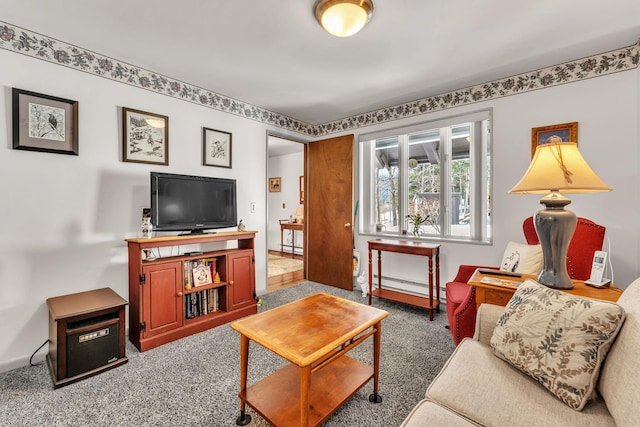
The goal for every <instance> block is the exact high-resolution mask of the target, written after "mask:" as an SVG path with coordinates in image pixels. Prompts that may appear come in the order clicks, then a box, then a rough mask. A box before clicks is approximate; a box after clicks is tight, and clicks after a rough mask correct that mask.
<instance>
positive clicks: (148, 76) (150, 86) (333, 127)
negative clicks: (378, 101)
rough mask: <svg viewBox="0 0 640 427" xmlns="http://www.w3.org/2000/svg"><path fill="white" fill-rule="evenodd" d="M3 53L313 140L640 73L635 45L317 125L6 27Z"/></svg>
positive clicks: (1, 25) (1, 28) (2, 27)
mask: <svg viewBox="0 0 640 427" xmlns="http://www.w3.org/2000/svg"><path fill="white" fill-rule="evenodd" d="M0 48H2V49H5V50H9V51H13V52H16V53H20V54H23V55H27V56H31V57H34V58H37V59H42V60H44V61H48V62H51V63H54V64H59V65H63V66H66V67H69V68H73V69H76V70H78V71H83V72H86V73H90V74H94V75H97V76H100V77H104V78H107V79H110V80H114V81H117V82H120V83H125V84H128V85H132V86H137V87H140V88H141V89H146V90H150V91H153V92H157V93H160V94H163V95H167V96H171V97H174V98H177V99H181V100H183V101H188V102H192V103H194V104H198V105H202V106H205V107H209V108H213V109H215V110H219V111H223V112H226V113H230V114H235V115H237V116H241V117H244V118H247V119H250V120H255V121H258V122H262V123H265V124H268V125H273V126H277V127H280V128H283V129H287V130H290V131H293V132H298V133H301V134H304V135H308V136H312V137H320V136H324V135H328V134H332V133H336V132H344V131H349V130H354V129H357V128H362V127H365V126H372V125H377V124H382V123H386V122H391V121H394V120H399V119H405V118H409V117H414V116H419V115H422V114H427V113H433V112H436V111H441V110H446V109H449V108H454V107H459V106H463V105H469V104H474V103H477V102H483V101H488V100H491V99H497V98H502V97H505V96H510V95H516V94H519V93H525V92H530V91H533V90H538V89H543V88H548V87H553V86H558V85H561V84H566V83H571V82H576V81H580V80H585V79H589V78H593V77H598V76H604V75H608V74H612V73H617V72H620V71H627V70H631V69H635V68H637V67H638V62H639V57H640V41H638V43H636V44H635V45H632V46H628V47H624V48H621V49H617V50H612V51H610V52H606V53H602V54H598V55H593V56H589V57H586V58H582V59H578V60H575V61H570V62H567V63H564V64H560V65H554V66H552V67H547V68H542V69H539V70H535V71H531V72H527V73H523V74H519V75H516V76H512V77H507V78H503V79H499V80H494V81H491V82H488V83H482V84H479V85H475V86H469V87H466V88H463V89H458V90H454V91H451V92H447V93H443V94H440V95H435V96H430V97H427V98H421V99H418V100H415V101H412V102H408V103H405V104H399V105H395V106H392V107H386V108H382V109H379V110H375V111H370V112H367V113H363V114H358V115H355V116H351V117H346V118H343V119H339V120H335V121H332V122H328V123H324V124H320V125H313V124H310V123H306V122H303V121H301V120H297V119H294V118H292V117H288V116H285V115H282V114H279V113H275V112H272V111H269V110H265V109H264V108H260V107H257V106H255V105H251V104H248V103H246V102H242V101H239V100H237V99H233V98H230V97H227V96H224V95H221V94H218V93H215V92H212V91H210V90H208V89H204V88H201V87H198V86H194V85H191V84H188V83H185V82H182V81H180V80H176V79H173V78H171V77H167V76H163V75H161V74H158V73H154V72H153V71H150V70H145V69H143V68H140V67H136V66H135V65H132V64H127V63H126V62H122V61H118V60H116V59H113V58H109V57H107V56H104V55H100V54H98V53H95V52H92V51H89V50H86V49H83V48H81V47H78V46H74V45H71V44H68V43H65V42H62V41H59V40H56V39H53V38H51V37H47V36H45V35H42V34H38V33H36V32H33V31H30V30H27V29H24V28H21V27H17V26H15V25H11V24H9V23H6V22H3V21H0Z"/></svg>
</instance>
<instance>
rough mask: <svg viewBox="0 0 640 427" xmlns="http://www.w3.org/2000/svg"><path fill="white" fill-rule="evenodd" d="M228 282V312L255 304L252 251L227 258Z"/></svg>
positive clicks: (230, 255)
mask: <svg viewBox="0 0 640 427" xmlns="http://www.w3.org/2000/svg"><path fill="white" fill-rule="evenodd" d="M227 258H228V259H227V265H228V266H229V270H228V272H227V274H228V277H227V280H228V281H229V287H228V288H227V289H229V291H230V295H229V305H230V308H229V310H230V311H231V310H236V309H238V308H242V307H246V306H250V305H252V304H255V288H256V281H255V277H254V267H253V250H246V251H237V252H234V253H231V254H229V255H228V256H227Z"/></svg>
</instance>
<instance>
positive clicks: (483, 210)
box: [358, 109, 493, 244]
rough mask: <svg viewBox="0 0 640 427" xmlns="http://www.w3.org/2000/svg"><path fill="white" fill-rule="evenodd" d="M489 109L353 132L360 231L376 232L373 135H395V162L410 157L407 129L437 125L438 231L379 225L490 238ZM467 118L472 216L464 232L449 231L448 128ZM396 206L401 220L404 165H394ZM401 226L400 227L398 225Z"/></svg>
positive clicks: (433, 237)
mask: <svg viewBox="0 0 640 427" xmlns="http://www.w3.org/2000/svg"><path fill="white" fill-rule="evenodd" d="M492 113H493V111H492V110H491V109H488V110H481V111H475V112H470V113H466V114H460V115H456V116H451V117H446V118H442V119H438V120H433V121H428V122H422V123H418V124H414V125H410V126H404V127H398V128H391V129H383V130H380V131H376V132H371V133H366V134H361V135H359V137H358V142H359V143H358V148H359V150H358V151H359V167H358V170H359V171H360V177H359V200H360V213H359V232H360V234H365V235H366V234H371V235H379V234H380V233H376V230H375V222H376V220H375V212H374V206H373V200H374V197H375V188H374V187H375V186H374V185H373V184H374V183H375V176H374V174H375V166H374V164H375V163H374V162H375V150H376V146H375V140H377V139H381V138H388V137H392V136H393V137H398V144H399V146H398V162H399V165H407V164H408V160H409V154H408V139H409V135H410V134H413V133H416V132H424V131H427V130H430V129H437V128H439V129H440V141H441V146H440V154H441V156H442V159H441V166H440V174H441V176H440V179H441V182H440V188H441V192H440V206H441V209H442V214H441V215H440V224H439V225H440V234H439V235H437V234H428V235H422V236H419V237H416V236H413V235H411V234H407V235H406V236H404V235H402V236H400V235H401V231H400V230H399V231H398V232H395V231H386V230H385V231H384V232H383V233H382V234H383V236H384V235H388V236H390V237H393V236H400V237H403V238H405V237H406V238H411V239H419V240H436V241H465V242H473V243H486V244H490V243H491V242H492V224H491V219H490V218H491V217H490V214H489V213H490V212H491V205H490V200H491V197H490V196H491V192H492V181H491V180H492V176H491V171H492V169H493V168H492V164H491V163H492V158H493V156H492V152H491V147H492V143H491V124H492V123H493V114H492ZM462 124H470V125H471V126H470V134H473V137H472V141H473V143H472V144H470V147H469V159H470V162H469V175H470V188H469V200H470V203H469V205H470V208H471V218H470V221H469V227H470V229H469V235H468V236H459V235H453V234H452V232H451V221H447V220H445V219H446V218H449V217H450V215H451V213H450V212H451V208H452V207H451V206H450V201H451V200H452V194H451V192H452V190H451V176H452V175H451V174H452V137H451V135H452V132H451V130H452V128H454V127H456V125H462ZM398 174H399V176H398V198H399V200H398V209H399V213H398V215H399V217H400V218H399V219H401V220H404V218H406V215H407V212H408V200H407V199H408V192H407V190H406V189H407V188H408V181H409V171H408V168H407V167H399V171H398ZM402 228H403V227H399V229H402Z"/></svg>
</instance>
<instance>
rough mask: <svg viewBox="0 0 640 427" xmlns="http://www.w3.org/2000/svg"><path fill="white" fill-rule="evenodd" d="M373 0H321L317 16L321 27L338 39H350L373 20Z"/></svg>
mask: <svg viewBox="0 0 640 427" xmlns="http://www.w3.org/2000/svg"><path fill="white" fill-rule="evenodd" d="M372 14H373V3H372V2H371V0H319V1H318V2H317V3H316V5H315V16H316V19H317V20H318V22H320V25H322V27H323V28H324V29H325V30H327V31H328V32H329V33H330V34H333V35H334V36H337V37H349V36H352V35H354V34H355V33H357V32H358V31H360V30H361V29H362V28H363V27H364V26H365V25H366V24H367V22H369V20H370V19H371V15H372Z"/></svg>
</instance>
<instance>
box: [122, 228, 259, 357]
mask: <svg viewBox="0 0 640 427" xmlns="http://www.w3.org/2000/svg"><path fill="white" fill-rule="evenodd" d="M255 233H256V232H255V231H245V232H227V233H224V232H221V233H215V234H205V235H196V236H166V237H154V238H150V239H143V238H136V239H127V240H126V241H127V244H128V248H129V340H130V341H131V342H132V343H133V344H134V345H135V346H136V347H137V348H138V350H140V351H146V350H149V349H152V348H154V347H157V346H159V345H162V344H166V343H168V342H171V341H174V340H177V339H179V338H183V337H186V336H189V335H191V334H194V333H197V332H202V331H204V330H207V329H210V328H213V327H216V326H219V325H222V324H224V323H227V322H230V321H232V320H236V319H239V318H241V317H244V316H248V315H250V314H255V313H256V312H257V304H256V294H255V255H254V237H255ZM234 240H235V241H237V247H236V248H207V246H210V245H214V246H215V245H217V244H220V243H219V242H225V243H226V242H229V241H234ZM192 245H197V246H198V247H200V248H202V251H197V252H195V253H194V252H193V251H191V252H186V253H182V254H178V255H173V253H174V252H179V251H180V250H181V248H184V247H188V248H191V247H192ZM225 246H226V244H225ZM169 247H170V248H171V249H163V248H169ZM143 251H147V253H148V254H150V255H152V256H150V257H148V258H147V256H146V255H144V253H143ZM167 253H169V255H166V254H167ZM203 268H204V274H197V275H194V270H195V271H196V272H199V273H202V269H203Z"/></svg>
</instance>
